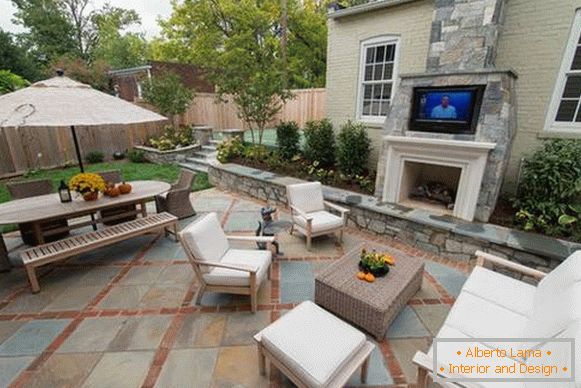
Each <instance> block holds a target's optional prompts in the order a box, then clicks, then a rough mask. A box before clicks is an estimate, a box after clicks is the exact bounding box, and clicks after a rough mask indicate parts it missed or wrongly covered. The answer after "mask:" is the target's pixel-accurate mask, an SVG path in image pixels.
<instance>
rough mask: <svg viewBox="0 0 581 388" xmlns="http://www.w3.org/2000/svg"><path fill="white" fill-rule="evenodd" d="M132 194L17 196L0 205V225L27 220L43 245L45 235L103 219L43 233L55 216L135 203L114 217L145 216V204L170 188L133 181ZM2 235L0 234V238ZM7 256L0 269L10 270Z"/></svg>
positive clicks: (66, 216)
mask: <svg viewBox="0 0 581 388" xmlns="http://www.w3.org/2000/svg"><path fill="white" fill-rule="evenodd" d="M128 183H130V184H131V186H132V190H131V193H129V194H125V195H120V196H118V197H114V198H112V197H104V196H101V197H99V199H97V200H96V201H85V200H84V199H83V198H82V196H81V195H78V196H77V195H75V194H74V193H73V201H72V202H66V203H62V202H61V201H60V199H59V195H58V194H57V193H53V194H47V195H40V196H35V197H29V198H23V199H17V200H14V201H9V202H5V203H3V204H0V225H9V224H22V223H30V224H31V226H32V230H33V232H34V234H35V237H36V239H37V241H38V242H39V244H43V243H44V241H45V237H46V236H47V235H52V234H56V233H60V232H63V231H64V230H67V229H68V230H70V229H76V228H81V227H84V226H88V225H93V226H96V225H98V224H100V223H102V222H103V221H104V220H105V221H109V220H111V219H103V218H100V217H92V218H91V220H87V221H81V222H76V223H74V224H72V225H69V226H68V227H63V228H57V229H54V230H51V231H50V233H49V234H47V233H43V232H42V229H41V224H42V223H43V222H46V221H50V220H55V219H71V218H79V217H83V216H89V215H95V214H97V213H99V212H100V211H102V210H105V209H108V208H116V207H120V206H124V205H126V206H129V205H136V207H135V210H134V211H129V212H125V213H122V214H117V215H116V216H115V218H123V217H127V216H129V215H138V214H141V215H142V216H143V217H145V216H146V215H147V209H146V204H147V202H150V201H151V200H152V199H153V198H154V197H155V196H156V195H159V194H163V193H165V192H167V191H168V190H169V189H170V187H171V186H170V184H169V183H166V182H159V181H132V182H128ZM1 238H2V237H1V236H0V239H1ZM10 267H11V266H10V262H9V261H8V257H7V255H6V257H3V255H1V254H0V270H3V269H4V270H5V269H9V268H10Z"/></svg>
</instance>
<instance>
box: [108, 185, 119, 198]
mask: <svg viewBox="0 0 581 388" xmlns="http://www.w3.org/2000/svg"><path fill="white" fill-rule="evenodd" d="M106 194H107V195H108V196H109V197H111V198H115V197H118V196H119V195H120V194H121V191H120V190H119V187H115V186H113V187H110V188H108V189H107V191H106Z"/></svg>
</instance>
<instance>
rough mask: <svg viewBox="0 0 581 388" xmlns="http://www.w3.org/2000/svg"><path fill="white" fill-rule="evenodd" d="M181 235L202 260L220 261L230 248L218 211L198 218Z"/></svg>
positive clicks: (196, 256)
mask: <svg viewBox="0 0 581 388" xmlns="http://www.w3.org/2000/svg"><path fill="white" fill-rule="evenodd" d="M180 236H181V238H182V241H184V242H185V243H186V244H187V245H188V246H189V248H190V249H191V251H192V253H193V254H194V256H195V258H196V259H198V260H200V261H214V262H216V261H220V260H221V259H222V257H223V256H224V254H225V253H226V251H228V249H229V248H230V245H229V244H228V239H227V238H226V234H224V231H223V230H222V227H221V226H220V222H219V221H218V216H217V215H216V213H210V214H206V215H205V216H203V217H200V218H198V219H197V220H195V221H194V222H192V223H191V224H189V225H188V226H187V227H186V228H185V229H184V230H182V232H181V233H180Z"/></svg>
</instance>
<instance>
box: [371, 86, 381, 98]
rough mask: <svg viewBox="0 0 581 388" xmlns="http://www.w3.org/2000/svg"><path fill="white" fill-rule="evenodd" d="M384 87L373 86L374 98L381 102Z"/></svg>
mask: <svg viewBox="0 0 581 388" xmlns="http://www.w3.org/2000/svg"><path fill="white" fill-rule="evenodd" d="M382 86H383V85H373V98H374V99H375V100H379V99H380V98H381V88H382Z"/></svg>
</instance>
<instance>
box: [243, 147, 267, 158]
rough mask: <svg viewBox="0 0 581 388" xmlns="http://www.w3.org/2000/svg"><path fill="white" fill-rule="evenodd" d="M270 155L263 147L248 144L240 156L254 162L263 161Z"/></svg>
mask: <svg viewBox="0 0 581 388" xmlns="http://www.w3.org/2000/svg"><path fill="white" fill-rule="evenodd" d="M269 155H270V151H268V148H266V146H264V145H258V144H250V145H248V146H246V147H245V148H244V151H243V152H242V156H244V158H245V159H250V160H253V161H255V162H262V161H265V160H266V159H267V158H268V156H269Z"/></svg>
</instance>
